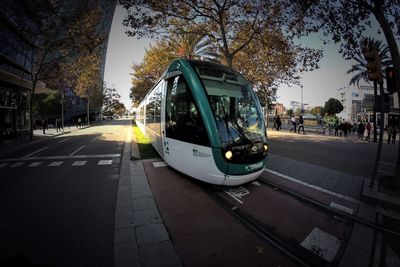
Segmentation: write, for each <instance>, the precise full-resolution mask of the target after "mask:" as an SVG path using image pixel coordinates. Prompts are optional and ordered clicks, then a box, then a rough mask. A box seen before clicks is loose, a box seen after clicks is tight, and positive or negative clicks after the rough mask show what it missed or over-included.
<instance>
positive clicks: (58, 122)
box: [57, 119, 64, 132]
mask: <svg viewBox="0 0 400 267" xmlns="http://www.w3.org/2000/svg"><path fill="white" fill-rule="evenodd" d="M61 129H62V125H61V119H57V130H58V131H59V132H61ZM62 130H64V129H62Z"/></svg>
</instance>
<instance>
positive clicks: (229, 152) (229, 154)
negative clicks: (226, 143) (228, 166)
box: [225, 150, 233, 160]
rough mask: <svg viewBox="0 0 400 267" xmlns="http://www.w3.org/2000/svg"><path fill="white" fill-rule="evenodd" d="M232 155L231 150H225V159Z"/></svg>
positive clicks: (230, 157)
mask: <svg viewBox="0 0 400 267" xmlns="http://www.w3.org/2000/svg"><path fill="white" fill-rule="evenodd" d="M232 157H233V153H232V151H230V150H228V151H226V152H225V158H226V159H227V160H230V159H232Z"/></svg>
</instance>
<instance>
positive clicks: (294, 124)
mask: <svg viewBox="0 0 400 267" xmlns="http://www.w3.org/2000/svg"><path fill="white" fill-rule="evenodd" d="M291 121H292V128H290V132H292V131H293V130H294V133H296V129H297V127H296V125H297V123H296V118H295V117H292V119H291Z"/></svg>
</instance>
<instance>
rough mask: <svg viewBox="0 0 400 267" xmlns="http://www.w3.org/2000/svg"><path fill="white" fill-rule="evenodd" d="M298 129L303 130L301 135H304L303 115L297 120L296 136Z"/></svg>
mask: <svg viewBox="0 0 400 267" xmlns="http://www.w3.org/2000/svg"><path fill="white" fill-rule="evenodd" d="M300 129H303V134H305V132H304V120H303V115H300V118H299V128H298V131H297V133H298V134H299V133H300Z"/></svg>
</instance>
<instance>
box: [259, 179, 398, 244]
mask: <svg viewBox="0 0 400 267" xmlns="http://www.w3.org/2000/svg"><path fill="white" fill-rule="evenodd" d="M257 181H259V182H260V184H262V185H265V186H269V187H271V188H273V189H274V190H279V191H281V192H282V193H284V194H286V195H288V196H291V197H293V198H295V199H297V200H299V201H301V202H303V203H307V204H309V205H311V206H313V207H316V208H318V209H320V210H322V211H324V212H326V213H330V214H332V215H334V216H339V217H342V218H345V219H347V220H349V221H351V222H356V223H359V224H362V225H364V226H367V227H369V228H372V229H374V230H376V231H380V232H383V233H387V234H389V235H392V236H394V237H396V238H400V232H397V231H394V230H392V229H389V228H386V227H383V226H381V225H378V224H376V223H373V222H370V221H368V220H365V219H363V218H360V217H358V216H355V215H352V214H349V213H346V212H344V211H341V210H338V209H335V208H332V207H330V206H328V205H326V204H324V203H322V202H320V201H317V200H315V199H312V198H310V197H307V196H304V195H301V194H299V193H296V192H294V191H293V190H290V189H287V188H284V187H282V186H280V185H277V184H275V183H273V182H270V181H267V180H266V179H265V178H263V177H259V178H258V180H257Z"/></svg>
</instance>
